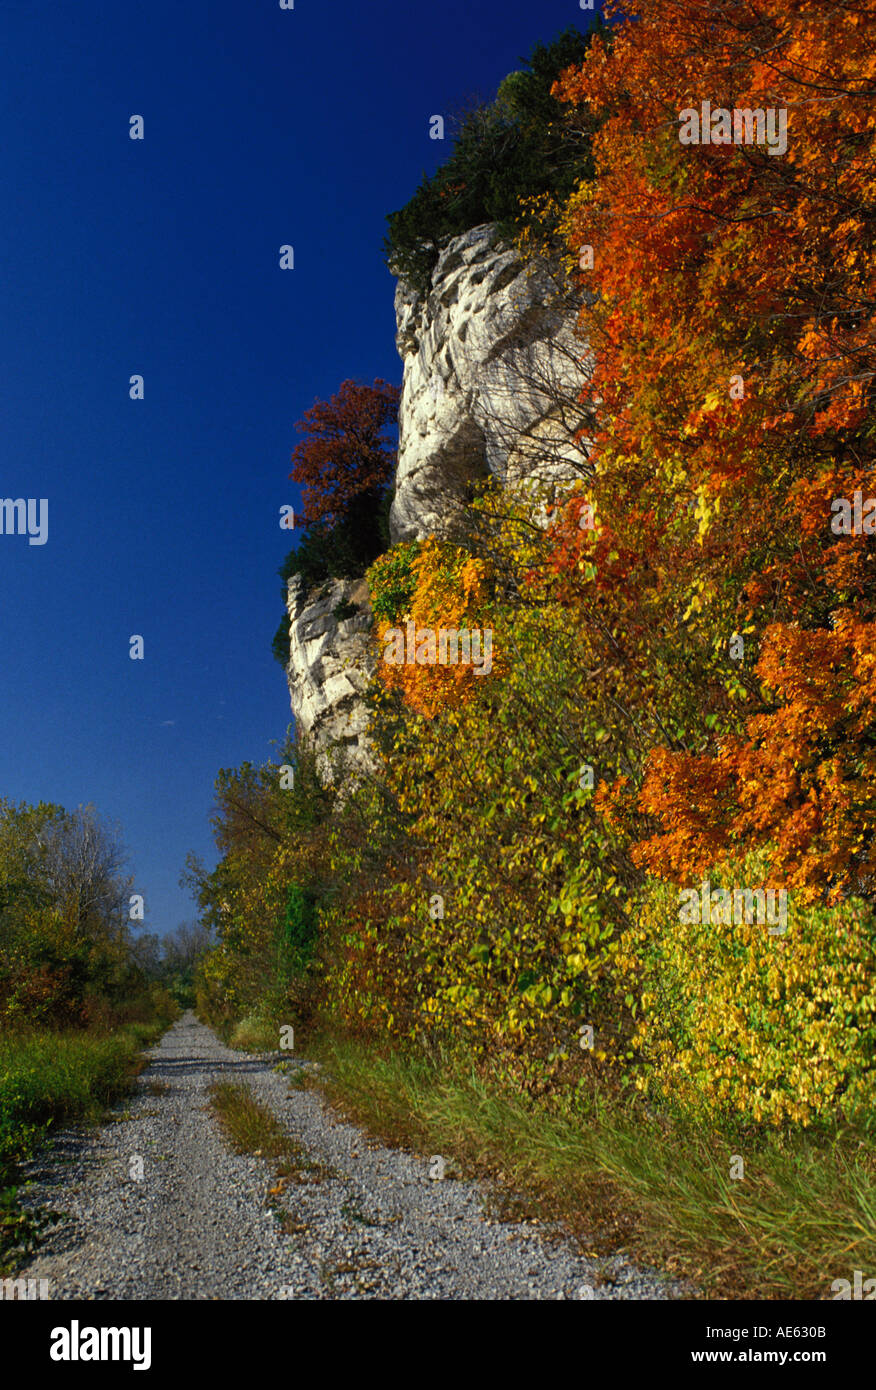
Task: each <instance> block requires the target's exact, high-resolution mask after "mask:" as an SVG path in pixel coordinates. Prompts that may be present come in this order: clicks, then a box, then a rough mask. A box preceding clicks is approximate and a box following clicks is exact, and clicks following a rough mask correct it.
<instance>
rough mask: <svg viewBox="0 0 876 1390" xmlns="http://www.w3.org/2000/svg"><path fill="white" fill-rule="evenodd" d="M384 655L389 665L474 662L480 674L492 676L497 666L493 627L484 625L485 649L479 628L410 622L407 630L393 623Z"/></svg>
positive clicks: (386, 637) (476, 670) (476, 672)
mask: <svg viewBox="0 0 876 1390" xmlns="http://www.w3.org/2000/svg"><path fill="white" fill-rule="evenodd" d="M383 641H384V644H385V648H384V653H383V659H384V661H385V662H386V664H387V665H388V666H405V665H407V666H414V665H417V666H434V665H435V664H436V662H437V663H438V665H440V666H448V665H450V666H456V665H463V666H473V667H474V673H475V675H476V676H488V675H489V674H490V672H491V670H492V669H493V631H492V628H484V631H483V649H482V647H481V633H480V631H479V630H478V629H477V628H472V629H469V628H466V627H463V628H455V627H439V628H438V630H437V632H436V630H435V628H433V627H421V628H417V626H416V624H414V623H412V622H409V623H408V625H407V628H406V630H404V631H403V630H402V628H400V627H391V628H390V629H389V631H388V632H387V633H386V634H385V635H384V638H383Z"/></svg>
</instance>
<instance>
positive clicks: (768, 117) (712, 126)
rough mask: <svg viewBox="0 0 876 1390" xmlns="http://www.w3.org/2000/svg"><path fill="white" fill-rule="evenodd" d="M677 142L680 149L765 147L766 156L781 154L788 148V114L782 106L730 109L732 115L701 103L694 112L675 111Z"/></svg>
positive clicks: (710, 104) (723, 108) (724, 109)
mask: <svg viewBox="0 0 876 1390" xmlns="http://www.w3.org/2000/svg"><path fill="white" fill-rule="evenodd" d="M678 119H679V120H680V121H681V122H682V125H681V128H680V129H679V132H678V138H679V140H680V141H681V143H682V145H766V151H767V154H784V153H785V151H786V150H787V148H788V112H787V109H786V108H785V107H784V106H781V107H779V108H778V109H776V107H774V106H769V107H767V109H766V110H763V109H762V108H761V107H757V108H755V110H753V111H752V110H751V109H750V108H748V107H745V108H740V107H737V106H734V108H733V110H732V111H728V110H727V109H726V107H723V106H716V107H715V108H714V110H713V109H712V103H711V102H710V101H704V102H703V103H702V107H701V109H700V110H699V111H697V109H696V107H694V106H686V107H685V108H684V110H683V111H679V113H678Z"/></svg>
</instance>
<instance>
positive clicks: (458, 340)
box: [288, 224, 585, 767]
mask: <svg viewBox="0 0 876 1390" xmlns="http://www.w3.org/2000/svg"><path fill="white" fill-rule="evenodd" d="M395 303H396V319H397V325H398V336H397V345H398V350H399V354H400V356H401V358H402V361H403V363H404V379H403V385H402V396H401V403H400V408H399V459H398V471H397V476H396V491H395V498H394V501H393V507H392V514H391V518H390V528H391V535H392V540H393V543H397V542H399V541H403V540H409V539H413V538H415V537H423V536H427V535H430V534H435V535H446V534H448V533H449V532H452V530H453V524H454V518H455V517H456V515H457V514H458V512H459V510H460V509H461V508H462V507H463V506H464V505H465V502H466V499H467V497H468V495H469V493H470V489H471V486H472V484H473V483H475V482H476V481H477V480H478V479H481V478H484V477H487V476H488V475H492V476H494V477H497V478H498V479H500V480H501V481H503V482H516V481H519V480H520V479H522V478H524V477H535V478H538V479H540V480H542V481H545V482H549V481H551V480H552V481H553V482H554V483H557V482H559V483H561V484H562V483H567V482H568V481H569V480H570V479H571V478H573V477H575V476H576V474H577V473H578V472H579V470H580V467H581V463H582V460H583V455H582V452H581V449H580V447H579V446H576V445H574V444H573V442H572V436H573V433H574V431H575V430H576V429H578V428H579V427H580V426H581V425H582V424H583V423H584V421H583V418H582V414H581V408H580V406H579V405H578V403H577V395H578V392H579V390H580V385H581V375H582V359H583V358H584V357H585V349H584V346H583V345H582V343H581V342H580V341H579V340H578V339H577V337H576V336H575V333H574V322H575V313H574V309H573V307H572V305H571V304H570V303H569V302H568V300H567V299H565V298H564V297H563V293H562V291H560V290H558V287H557V285H556V284H555V283H554V281H553V279H552V276H551V273H550V271H549V269H548V267H547V266H545V265H543V264H541V263H538V262H530V263H527V264H524V263H523V262H522V261H521V260H520V257H519V256H518V254H517V252H516V251H515V250H513V249H511V248H509V247H507V246H504V245H502V243H501V242H500V241H499V238H498V234H497V230H496V228H495V227H494V226H492V225H490V224H487V225H484V226H481V227H474V228H473V229H472V230H471V231H468V232H465V233H464V234H463V235H462V236H458V237H456V238H454V239H453V240H452V241H451V242H449V243H448V245H447V247H446V248H445V249H444V251H443V252H442V254H441V256H440V258H439V260H438V262H437V265H436V267H435V270H434V273H433V276H432V285H431V290H430V293H429V294H428V295H427V296H425V297H423V296H420V295H419V294H417V293H415V292H414V291H413V290H412V289H411V288H410V287H409V286H407V285H406V284H404V283H403V282H399V285H398V289H397V291H396V301H395ZM288 608H289V622H290V659H289V666H288V678H289V691H290V696H291V701H292V711H293V714H294V715H295V720H296V723H297V726H298V728H299V730H300V731H301V732H302V733H304V734H305V735H306V736H308V737H309V738H310V739H311V740H312V741H313V742H314V743H315V745H316V746H317V747H319V748H320V749H327V748H328V747H329V746H330V745H335V746H339V747H340V748H342V749H343V750H345V752H346V755H347V758H348V760H349V763H350V765H351V766H354V767H355V766H363V765H365V764H367V761H368V743H367V735H366V727H367V712H366V710H365V707H364V704H363V701H362V695H363V692H364V690H365V688H366V686H367V684H368V681H369V680H370V678H371V676H372V675H373V671H374V660H375V657H374V654H373V652H370V651H369V630H370V621H371V613H370V607H369V604H368V593H367V585H366V584H365V581H364V580H359V581H356V582H355V583H351V582H348V581H343V580H332V581H329V582H327V583H326V584H324V585H322V586H320V587H319V588H318V589H316V590H314V591H312V592H310V593H307V592H305V590H304V587H303V584H302V581H301V579H300V578H299V577H297V576H296V577H293V579H292V580H290V583H289V598H288ZM353 608H355V612H354V611H352V610H353ZM339 615H340V616H339Z"/></svg>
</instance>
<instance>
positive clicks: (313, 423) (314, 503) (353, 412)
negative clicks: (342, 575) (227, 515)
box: [289, 379, 400, 526]
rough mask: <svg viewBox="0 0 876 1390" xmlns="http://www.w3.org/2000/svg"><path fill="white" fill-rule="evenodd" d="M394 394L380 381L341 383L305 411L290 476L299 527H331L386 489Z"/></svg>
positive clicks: (395, 412) (391, 450)
mask: <svg viewBox="0 0 876 1390" xmlns="http://www.w3.org/2000/svg"><path fill="white" fill-rule="evenodd" d="M399 395H400V392H399V389H398V387H397V386H391V385H390V384H389V383H388V382H386V381H382V380H380V379H377V380H375V382H374V385H373V386H364V385H361V384H360V383H358V382H355V381H344V382H342V383H341V386H340V387H339V389H338V391H337V392H336V393H335V395H334V396H332V397H331V399H330V400H328V401H317V402H316V403H315V404H314V405H312V406H311V407H310V409H309V410H306V411H305V412H304V415H303V416H302V418H301V419H300V420H299V421H298V422H297V424H296V426H295V428H296V430H298V432H299V434H301V435H303V438H302V440H301V442H300V443H299V444H298V445H297V446H296V448H295V450H294V451H293V454H292V472H291V473H290V474H289V477H290V478H292V479H293V480H294V481H295V482H296V483H298V484H299V486H300V487H301V491H302V497H303V503H304V512H303V516H302V524H303V525H305V526H314V525H317V524H320V523H322V524H324V525H327V526H336V525H338V524H339V523H340V522H342V521H344V520H346V519H348V518H349V517H350V516H351V515H352V514H353V512H354V511H355V509H356V508H357V506H360V505H361V503H362V502H363V500H364V499H373V498H374V497H375V496H380V495H382V494H383V492H384V491H385V490H386V488H387V486H388V484H389V481H390V478H391V476H392V469H393V464H394V461H395V450H394V445H393V442H392V440H391V438H390V436H389V434H388V433H387V431H388V429H389V428H390V427H391V426H392V425H394V424H395V423H396V422H397V420H398V402H399Z"/></svg>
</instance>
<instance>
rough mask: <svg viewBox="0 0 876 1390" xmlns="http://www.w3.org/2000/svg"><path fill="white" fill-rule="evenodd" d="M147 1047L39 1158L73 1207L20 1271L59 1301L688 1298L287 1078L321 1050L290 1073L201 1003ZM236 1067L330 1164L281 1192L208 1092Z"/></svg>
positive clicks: (44, 1178)
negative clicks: (86, 1119) (204, 1019)
mask: <svg viewBox="0 0 876 1390" xmlns="http://www.w3.org/2000/svg"><path fill="white" fill-rule="evenodd" d="M148 1056H149V1058H150V1065H149V1067H148V1068H147V1069H146V1070H145V1071H144V1072H143V1073H142V1075H141V1077H140V1078H139V1083H138V1089H137V1092H136V1094H135V1095H134V1096H133V1097H131V1098H129V1099H128V1100H127V1101H126V1102H125V1103H124V1105H123V1106H120V1107H117V1109H116V1110H115V1111H114V1112H113V1113H112V1117H111V1120H110V1122H109V1123H107V1124H105V1125H103V1126H102V1127H101V1128H100V1129H98V1130H96V1131H90V1132H85V1133H81V1132H76V1131H66V1132H64V1133H63V1134H61V1135H59V1136H58V1137H57V1139H56V1141H55V1145H54V1147H53V1149H52V1150H50V1151H48V1152H47V1153H46V1154H45V1155H44V1156H42V1157H41V1158H40V1159H39V1160H38V1161H37V1162H36V1163H34V1164H32V1165H31V1167H30V1170H29V1172H30V1176H31V1178H32V1180H33V1186H32V1187H30V1188H29V1189H28V1190H27V1194H26V1196H25V1199H24V1200H25V1203H26V1205H28V1206H30V1207H38V1206H49V1207H51V1208H53V1209H54V1210H56V1211H59V1212H61V1213H63V1214H64V1215H63V1219H62V1220H60V1221H58V1222H57V1223H56V1224H55V1225H54V1226H53V1227H52V1228H50V1230H49V1231H48V1233H47V1235H46V1237H45V1238H44V1240H43V1242H42V1245H41V1247H40V1249H39V1251H38V1252H37V1254H36V1255H35V1256H34V1257H33V1258H32V1259H31V1260H30V1262H29V1263H28V1264H27V1265H26V1266H25V1267H24V1269H22V1270H21V1271H19V1274H20V1275H23V1276H24V1277H28V1278H33V1279H48V1280H49V1292H50V1297H51V1298H53V1299H134V1300H137V1299H152V1298H157V1299H293V1298H294V1299H298V1298H302V1299H337V1298H345V1299H346V1298H381V1299H404V1298H408V1299H434V1298H440V1299H558V1298H566V1299H568V1298H574V1299H581V1298H584V1299H589V1298H594V1299H604V1298H613V1299H640V1298H649V1299H650V1298H663V1299H665V1298H677V1297H679V1296H683V1293H682V1291H681V1290H680V1289H679V1288H678V1286H677V1285H675V1284H673V1283H672V1282H671V1281H669V1280H668V1279H665V1278H664V1277H663V1276H661V1275H660V1274H658V1273H655V1272H653V1271H651V1272H649V1271H644V1270H639V1269H636V1268H635V1267H634V1266H633V1265H631V1264H630V1263H629V1262H628V1261H627V1260H626V1259H625V1258H624V1257H623V1256H615V1257H613V1258H612V1259H609V1260H604V1259H603V1260H591V1259H587V1258H585V1257H584V1256H582V1255H581V1254H579V1253H578V1251H577V1250H576V1249H575V1248H574V1246H573V1245H572V1243H571V1242H569V1241H567V1240H565V1239H564V1238H563V1237H562V1236H561V1235H558V1233H557V1232H556V1231H551V1230H550V1229H549V1228H548V1227H546V1226H545V1225H544V1224H542V1223H538V1224H533V1223H521V1222H515V1223H509V1222H507V1221H498V1220H496V1219H493V1218H491V1217H490V1216H489V1215H488V1211H487V1210H485V1202H487V1199H488V1197H489V1189H488V1187H487V1186H486V1185H485V1184H482V1183H477V1182H469V1181H467V1180H466V1181H462V1180H455V1179H452V1178H450V1177H445V1178H444V1180H443V1181H435V1180H433V1179H431V1178H430V1176H429V1171H430V1164H429V1161H428V1160H426V1159H424V1158H421V1157H418V1156H416V1155H413V1154H411V1153H408V1152H406V1151H404V1150H401V1149H387V1148H385V1147H383V1146H382V1145H381V1144H379V1143H378V1142H377V1141H375V1140H374V1139H372V1138H370V1137H369V1136H368V1135H366V1134H365V1133H363V1132H362V1131H361V1130H359V1129H357V1128H355V1127H354V1126H353V1125H349V1124H346V1123H345V1122H344V1121H342V1120H341V1119H340V1118H339V1117H338V1116H337V1114H336V1113H335V1112H333V1111H332V1110H331V1109H330V1108H329V1107H328V1106H327V1105H326V1103H325V1102H324V1101H323V1100H322V1099H321V1097H320V1096H319V1095H318V1094H317V1093H316V1092H315V1091H313V1090H296V1089H294V1088H293V1089H290V1084H289V1079H290V1077H293V1075H294V1071H295V1070H296V1069H297V1068H299V1067H301V1066H307V1065H308V1064H306V1063H301V1062H299V1061H297V1060H295V1059H294V1058H290V1057H287V1058H286V1061H287V1067H288V1070H287V1071H286V1073H285V1075H284V1074H283V1073H281V1072H278V1071H276V1070H275V1067H276V1064H277V1061H278V1060H279V1057H278V1056H270V1057H265V1056H260V1057H253V1056H252V1055H250V1054H248V1053H242V1052H235V1051H232V1050H231V1049H230V1048H227V1047H224V1046H223V1045H222V1044H221V1043H220V1042H219V1040H218V1038H217V1037H216V1035H215V1034H214V1033H213V1032H212V1031H211V1030H210V1029H209V1028H207V1027H205V1026H204V1025H203V1024H201V1023H199V1022H198V1021H197V1019H196V1018H195V1017H194V1015H193V1014H191V1013H188V1014H186V1015H185V1016H184V1017H183V1018H182V1019H180V1020H179V1022H177V1023H176V1024H174V1025H173V1027H172V1028H171V1029H170V1030H169V1031H168V1032H167V1033H166V1034H165V1035H164V1037H163V1038H162V1040H161V1042H160V1043H159V1044H158V1045H157V1046H156V1047H155V1048H153V1049H152V1050H151V1052H150V1053H149V1054H148ZM221 1080H230V1081H235V1082H240V1083H244V1084H247V1085H249V1086H250V1087H251V1088H252V1090H253V1093H254V1095H255V1097H256V1099H257V1100H258V1101H260V1102H261V1103H262V1104H264V1105H267V1106H269V1107H270V1109H271V1110H272V1111H273V1112H274V1114H275V1115H276V1116H277V1118H278V1119H279V1120H280V1122H281V1123H282V1125H283V1127H284V1129H286V1131H287V1132H288V1133H289V1134H290V1135H291V1136H292V1137H293V1139H294V1140H295V1141H296V1143H298V1144H299V1145H301V1147H302V1149H303V1151H304V1152H305V1153H306V1155H307V1156H308V1158H310V1159H311V1160H313V1161H314V1162H315V1163H317V1164H318V1165H319V1168H317V1169H315V1170H314V1172H313V1174H312V1175H311V1176H312V1180H308V1181H304V1182H289V1183H288V1184H287V1185H286V1187H285V1188H284V1190H283V1192H282V1194H281V1195H279V1196H277V1195H275V1196H273V1197H272V1196H270V1195H269V1189H270V1188H272V1187H275V1185H276V1179H275V1178H274V1176H273V1169H272V1168H271V1167H270V1166H269V1165H268V1164H267V1163H266V1162H265V1161H263V1160H262V1159H261V1158H260V1157H257V1156H255V1155H250V1154H243V1155H238V1154H234V1153H232V1152H231V1151H230V1149H229V1148H228V1145H227V1141H226V1139H225V1137H224V1135H223V1133H222V1131H221V1129H220V1127H219V1124H218V1122H217V1121H216V1119H215V1118H214V1116H213V1114H212V1112H211V1111H210V1110H209V1108H208V1088H209V1086H210V1085H211V1083H213V1082H214V1081H221ZM156 1083H158V1084H157V1085H156ZM137 1159H140V1160H141V1161H142V1170H141V1168H140V1166H139V1165H138V1164H137V1162H136V1160H137ZM140 1171H142V1178H138V1177H137V1176H136V1174H137V1173H139V1172H140ZM132 1174H134V1176H132ZM278 1201H279V1202H280V1203H281V1204H282V1206H283V1208H284V1209H285V1211H286V1213H287V1214H288V1217H289V1218H291V1222H290V1221H287V1223H286V1224H287V1225H291V1226H292V1227H293V1229H292V1231H291V1233H287V1232H284V1231H283V1229H282V1228H281V1225H280V1222H279V1221H278V1220H277V1218H276V1217H275V1215H274V1212H273V1211H272V1209H271V1204H272V1203H274V1204H276V1203H277V1202H278ZM487 1205H488V1202H487Z"/></svg>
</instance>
